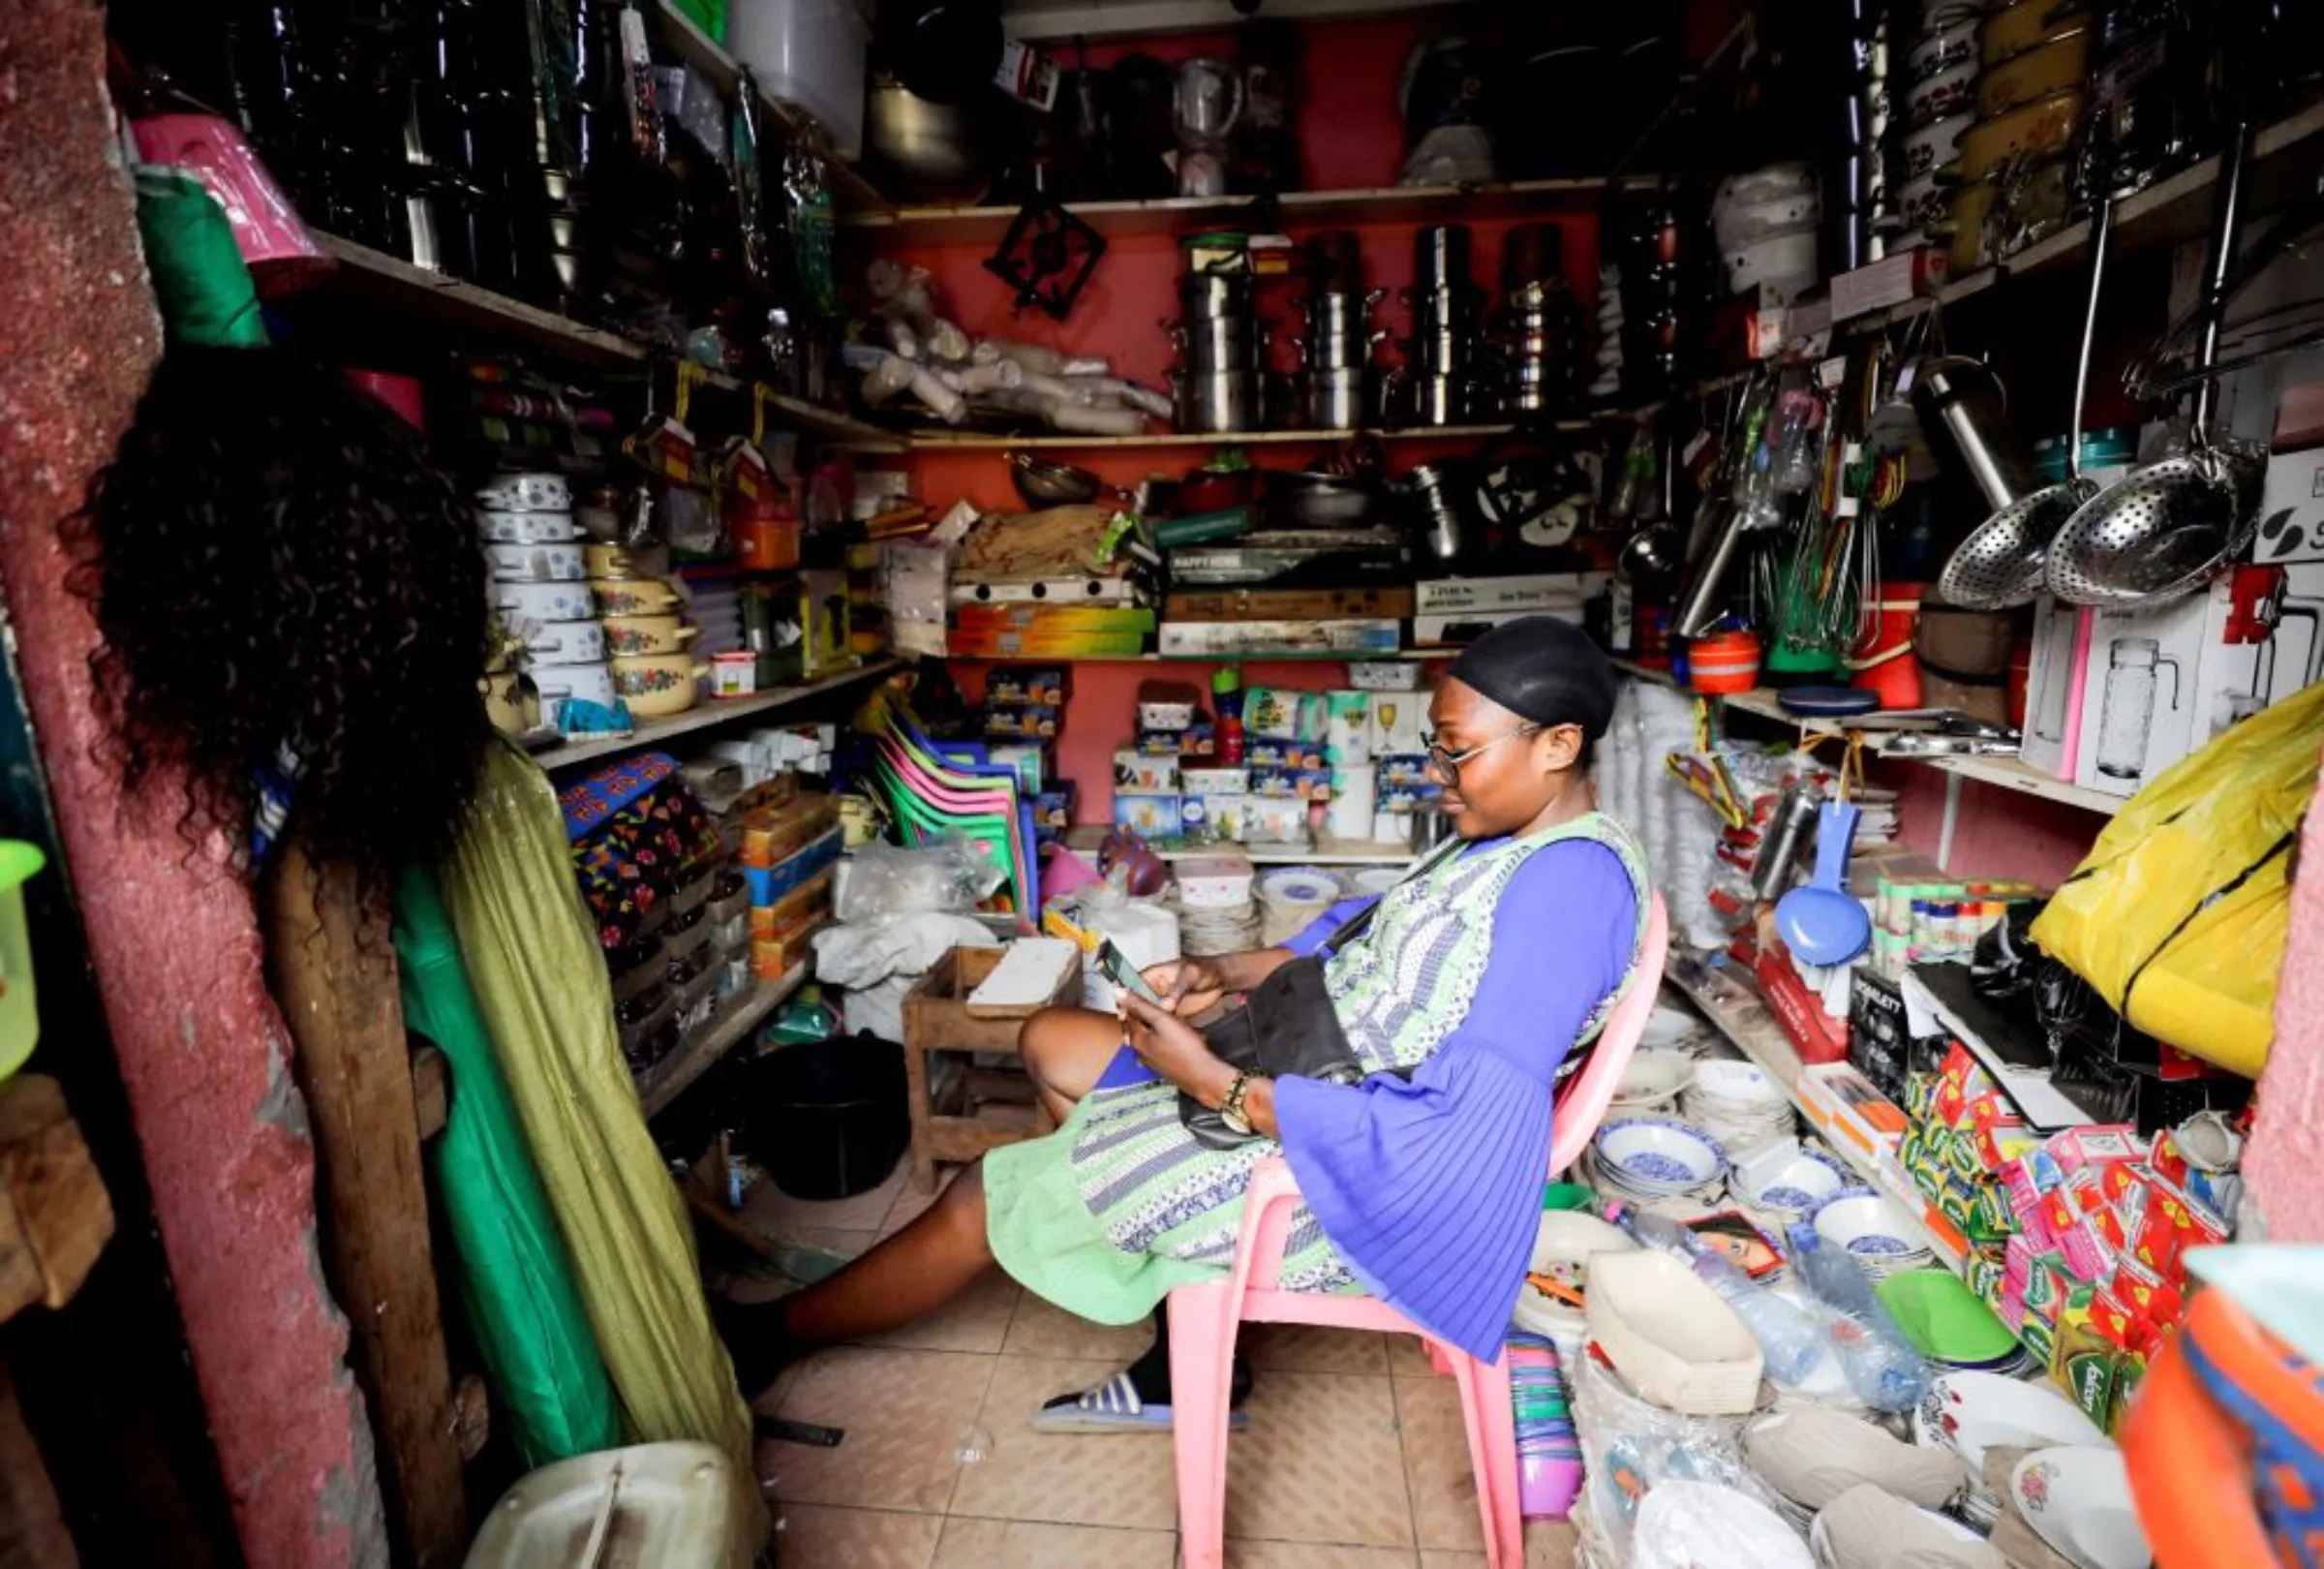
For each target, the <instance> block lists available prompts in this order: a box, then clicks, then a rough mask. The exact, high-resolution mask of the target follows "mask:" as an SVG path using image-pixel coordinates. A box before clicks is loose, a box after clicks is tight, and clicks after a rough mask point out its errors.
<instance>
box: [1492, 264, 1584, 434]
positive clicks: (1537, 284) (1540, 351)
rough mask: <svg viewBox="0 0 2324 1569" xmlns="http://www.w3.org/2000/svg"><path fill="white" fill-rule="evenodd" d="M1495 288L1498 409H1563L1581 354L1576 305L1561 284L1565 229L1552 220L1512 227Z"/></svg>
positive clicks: (1516, 411)
mask: <svg viewBox="0 0 2324 1569" xmlns="http://www.w3.org/2000/svg"><path fill="white" fill-rule="evenodd" d="M1501 286H1502V288H1503V290H1504V291H1505V298H1504V300H1503V303H1502V310H1501V315H1502V331H1503V334H1504V336H1505V341H1506V353H1505V355H1504V364H1503V367H1502V369H1503V378H1502V386H1501V408H1502V412H1503V413H1504V414H1510V415H1528V414H1541V413H1543V412H1544V411H1546V410H1551V409H1562V408H1564V407H1566V406H1567V405H1568V404H1570V403H1572V402H1573V401H1574V390H1575V370H1576V368H1577V365H1578V362H1579V359H1580V356H1581V308H1580V307H1579V306H1578V305H1576V304H1575V301H1574V294H1573V291H1572V290H1570V289H1569V288H1568V287H1567V285H1566V268H1565V230H1564V229H1563V228H1562V227H1561V226H1559V225H1557V224H1525V225H1522V226H1520V227H1518V228H1516V229H1514V230H1512V231H1510V234H1509V238H1508V240H1507V242H1506V244H1505V248H1504V250H1503V252H1502V257H1501Z"/></svg>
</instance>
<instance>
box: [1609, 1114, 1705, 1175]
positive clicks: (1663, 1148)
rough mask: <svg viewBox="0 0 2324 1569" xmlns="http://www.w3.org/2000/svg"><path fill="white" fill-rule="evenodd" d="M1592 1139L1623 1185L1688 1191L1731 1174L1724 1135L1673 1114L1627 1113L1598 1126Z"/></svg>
mask: <svg viewBox="0 0 2324 1569" xmlns="http://www.w3.org/2000/svg"><path fill="white" fill-rule="evenodd" d="M1591 1143H1592V1144H1593V1146H1594V1147H1595V1148H1596V1149H1597V1151H1598V1158H1599V1160H1600V1161H1601V1162H1602V1163H1604V1164H1605V1165H1606V1166H1608V1167H1611V1168H1612V1169H1613V1170H1614V1171H1616V1172H1618V1173H1619V1174H1620V1175H1621V1178H1622V1182H1623V1185H1625V1186H1628V1187H1632V1188H1635V1189H1637V1190H1638V1191H1641V1192H1648V1193H1655V1192H1660V1193H1677V1192H1683V1191H1684V1190H1686V1189H1687V1188H1690V1187H1698V1186H1700V1185H1702V1184H1705V1183H1713V1182H1717V1181H1718V1180H1719V1179H1720V1178H1722V1177H1724V1176H1726V1175H1727V1152H1726V1151H1724V1150H1722V1149H1720V1148H1719V1141H1718V1140H1716V1139H1714V1138H1712V1137H1711V1136H1710V1135H1709V1134H1708V1133H1705V1132H1704V1131H1702V1129H1700V1128H1698V1127H1694V1126H1691V1125H1689V1124H1688V1123H1682V1122H1680V1121H1678V1120H1677V1119H1676V1118H1673V1117H1625V1118H1622V1119H1619V1120H1618V1121H1615V1122H1611V1123H1605V1125H1604V1126H1602V1127H1601V1128H1599V1129H1598V1136H1597V1138H1595V1139H1594V1140H1592V1141H1591Z"/></svg>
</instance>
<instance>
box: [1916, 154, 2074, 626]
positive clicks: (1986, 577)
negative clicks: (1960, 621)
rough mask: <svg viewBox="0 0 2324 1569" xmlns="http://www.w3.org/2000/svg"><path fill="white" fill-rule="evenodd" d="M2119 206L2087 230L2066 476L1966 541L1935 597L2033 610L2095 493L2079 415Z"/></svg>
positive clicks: (1947, 567) (2022, 500)
mask: <svg viewBox="0 0 2324 1569" xmlns="http://www.w3.org/2000/svg"><path fill="white" fill-rule="evenodd" d="M2113 230H2114V201H2113V200H2112V199H2111V198H2109V199H2107V200H2101V201H2100V202H2099V203H2098V210H2097V213H2096V214H2095V216H2094V217H2093V218H2092V219H2091V224H2090V303H2089V304H2088V306H2086V307H2085V308H2084V311H2083V316H2082V357H2081V359H2080V360H2079V361H2078V362H2077V363H2076V367H2075V371H2074V422H2073V425H2072V427H2071V428H2070V430H2069V431H2068V433H2067V436H2066V447H2065V478H2064V480H2063V481H2062V482H2060V483H2058V484H2054V485H2045V486H2043V487H2042V488H2041V489H2039V490H2036V491H2034V492H2033V494H2031V495H2029V496H2024V497H2021V498H2020V499H2018V500H2017V501H2015V502H2012V503H2011V504H2010V505H2008V506H2007V507H2004V508H2002V509H2001V510H2000V511H1998V512H1995V513H1994V514H1993V515H1992V516H1991V517H1988V518H1987V519H1986V520H1985V521H1984V522H1983V523H1981V524H1979V525H1978V526H1977V527H1976V528H1975V529H1974V530H1973V531H1972V532H1971V534H1970V536H1969V538H1966V539H1964V540H1962V541H1961V547H1960V548H1959V549H1958V550H1955V551H1954V552H1953V554H1952V558H1951V559H1950V560H1949V561H1947V562H1946V563H1945V564H1944V570H1943V571H1942V572H1941V573H1940V574H1939V575H1938V578H1937V597H1938V598H1939V599H1941V600H1944V601H1945V602H1946V603H1947V604H1957V605H1960V606H1962V607H1963V608H1964V609H1969V610H2006V609H2008V608H2009V607H2010V606H2012V605H2019V604H2031V603H2033V597H2034V596H2035V595H2036V594H2039V593H2040V592H2041V585H2042V577H2043V573H2042V563H2043V560H2044V558H2045V557H2046V556H2047V555H2048V554H2049V549H2050V542H2051V541H2052V540H2053V539H2055V538H2057V537H2058V532H2059V531H2060V530H2061V529H2063V528H2064V527H2065V524H2066V521H2067V520H2068V519H2069V518H2071V517H2072V516H2073V515H2074V513H2075V512H2077V511H2079V510H2080V509H2081V508H2082V506H2083V504H2084V503H2086V502H2088V501H2089V500H2090V499H2091V498H2092V497H2093V496H2095V495H2096V494H2097V492H2098V487H2097V486H2096V485H2095V484H2093V483H2092V482H2091V481H2089V480H2087V479H2085V478H2083V477H2082V410H2083V401H2084V399H2085V397H2086V396H2087V395H2088V393H2089V390H2090V355H2091V351H2092V349H2093V348H2094V347H2095V345H2096V343H2097V336H2098V292H2099V290H2100V288H2101V287H2102V286H2103V284H2104V282H2105V278H2106V243H2107V240H2108V238H2109V237H2110V236H2111V234H2112V232H2113Z"/></svg>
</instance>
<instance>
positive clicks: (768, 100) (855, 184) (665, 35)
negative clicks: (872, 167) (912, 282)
mask: <svg viewBox="0 0 2324 1569" xmlns="http://www.w3.org/2000/svg"><path fill="white" fill-rule="evenodd" d="M654 33H655V38H656V40H657V42H658V43H659V44H660V45H661V46H662V47H663V48H664V49H667V50H668V51H669V52H670V53H671V54H673V55H675V56H677V57H678V58H679V59H680V60H683V61H684V62H685V63H686V64H688V65H689V66H692V67H693V68H694V69H695V70H696V71H699V72H701V73H702V75H703V76H705V77H709V78H710V82H711V85H713V86H715V87H716V88H718V90H719V92H720V93H722V94H724V95H725V96H726V98H727V100H728V101H729V102H732V100H733V98H734V90H735V85H736V83H737V82H738V81H739V80H740V79H741V77H742V67H741V64H740V63H739V62H738V61H737V60H736V59H735V57H734V56H733V55H731V54H729V53H727V52H726V50H725V47H724V46H721V45H720V44H719V42H718V41H717V40H715V39H713V38H712V37H711V36H710V35H709V34H708V33H705V32H704V31H702V29H701V28H700V27H697V26H696V25H695V24H694V20H693V18H692V17H690V16H688V15H687V14H686V13H685V12H683V11H680V10H679V9H678V7H677V6H676V5H675V4H673V3H672V0H655V3H654ZM758 98H759V103H760V105H761V110H762V112H763V114H764V115H765V125H766V128H767V129H768V130H770V131H780V132H781V133H783V134H784V135H785V136H786V137H787V136H791V135H795V134H797V132H798V129H799V125H800V121H801V120H802V119H803V118H804V116H802V115H801V114H800V112H799V111H798V110H797V109H795V108H792V107H791V106H790V105H788V104H786V103H784V102H783V101H782V100H781V99H780V98H777V97H775V96H773V95H772V94H770V93H768V92H767V91H766V90H765V89H764V88H763V87H762V88H761V89H760V90H759V95H758ZM824 163H825V166H826V167H827V168H828V169H830V170H831V194H832V198H833V200H836V201H837V202H838V203H839V205H840V208H841V211H842V212H848V211H856V212H866V211H869V212H885V211H887V210H889V208H888V200H887V198H885V197H883V196H881V195H880V194H879V193H878V192H877V191H876V190H874V189H872V186H871V181H869V180H867V179H865V178H864V177H863V175H861V174H859V173H857V172H856V171H855V170H854V169H851V168H849V167H848V166H847V165H845V164H843V163H841V162H840V160H838V159H837V158H827V159H825V160H824Z"/></svg>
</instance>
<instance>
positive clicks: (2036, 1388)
mask: <svg viewBox="0 0 2324 1569" xmlns="http://www.w3.org/2000/svg"><path fill="white" fill-rule="evenodd" d="M1912 1441H1913V1442H1914V1443H1916V1444H1920V1445H1922V1446H1924V1447H1928V1448H1934V1449H1947V1450H1950V1451H1952V1453H1953V1454H1954V1455H1955V1456H1956V1457H1958V1458H1959V1460H1960V1461H1961V1465H1962V1468H1963V1470H1965V1471H1966V1472H1967V1473H1968V1476H1969V1491H1968V1492H1966V1493H1964V1494H1962V1497H1961V1504H1960V1510H1961V1518H1962V1519H1963V1520H1966V1521H1968V1522H1969V1523H1971V1524H1972V1525H1974V1526H1976V1527H1977V1528H1978V1529H1979V1530H1991V1529H1992V1528H1993V1523H1994V1522H1996V1521H1997V1520H1999V1519H2001V1514H2002V1506H2001V1502H2000V1500H1998V1499H1996V1498H1995V1497H1994V1496H1993V1494H1992V1493H1990V1492H1986V1491H1985V1451H1986V1450H1988V1449H1990V1448H1992V1447H1993V1446H1994V1445H1996V1444H2002V1445H2004V1446H2006V1447H2009V1448H2012V1449H2042V1448H2046V1447H2048V1446H2050V1445H2054V1444H2067V1445H2095V1446H2098V1447H2100V1448H2111V1447H2112V1446H2111V1445H2110V1444H2108V1442H2107V1439H2106V1435H2105V1434H2104V1433H2102V1432H2100V1431H2098V1430H2097V1427H2096V1426H2095V1424H2094V1423H2093V1422H2092V1421H2091V1420H2090V1418H2089V1417H2087V1416H2084V1415H2083V1414H2082V1410H2081V1407H2079V1406H2077V1405H2075V1404H2074V1403H2073V1401H2071V1400H2067V1399H2066V1398H2065V1397H2064V1395H2062V1394H2060V1393H2059V1392H2058V1391H2057V1390H2055V1389H2052V1388H2050V1387H2048V1386H2046V1385H2042V1384H2032V1383H2025V1382H2021V1381H2020V1380H2018V1379H2015V1378H2004V1377H2003V1376H2002V1375H2001V1374H1999V1373H1988V1372H1947V1373H1940V1374H1938V1375H1937V1377H1935V1378H1933V1379H1931V1380H1930V1381H1929V1392H1928V1394H1926V1395H1924V1396H1922V1397H1921V1401H1920V1404H1919V1405H1917V1406H1916V1407H1914V1408H1913V1411H1912Z"/></svg>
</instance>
